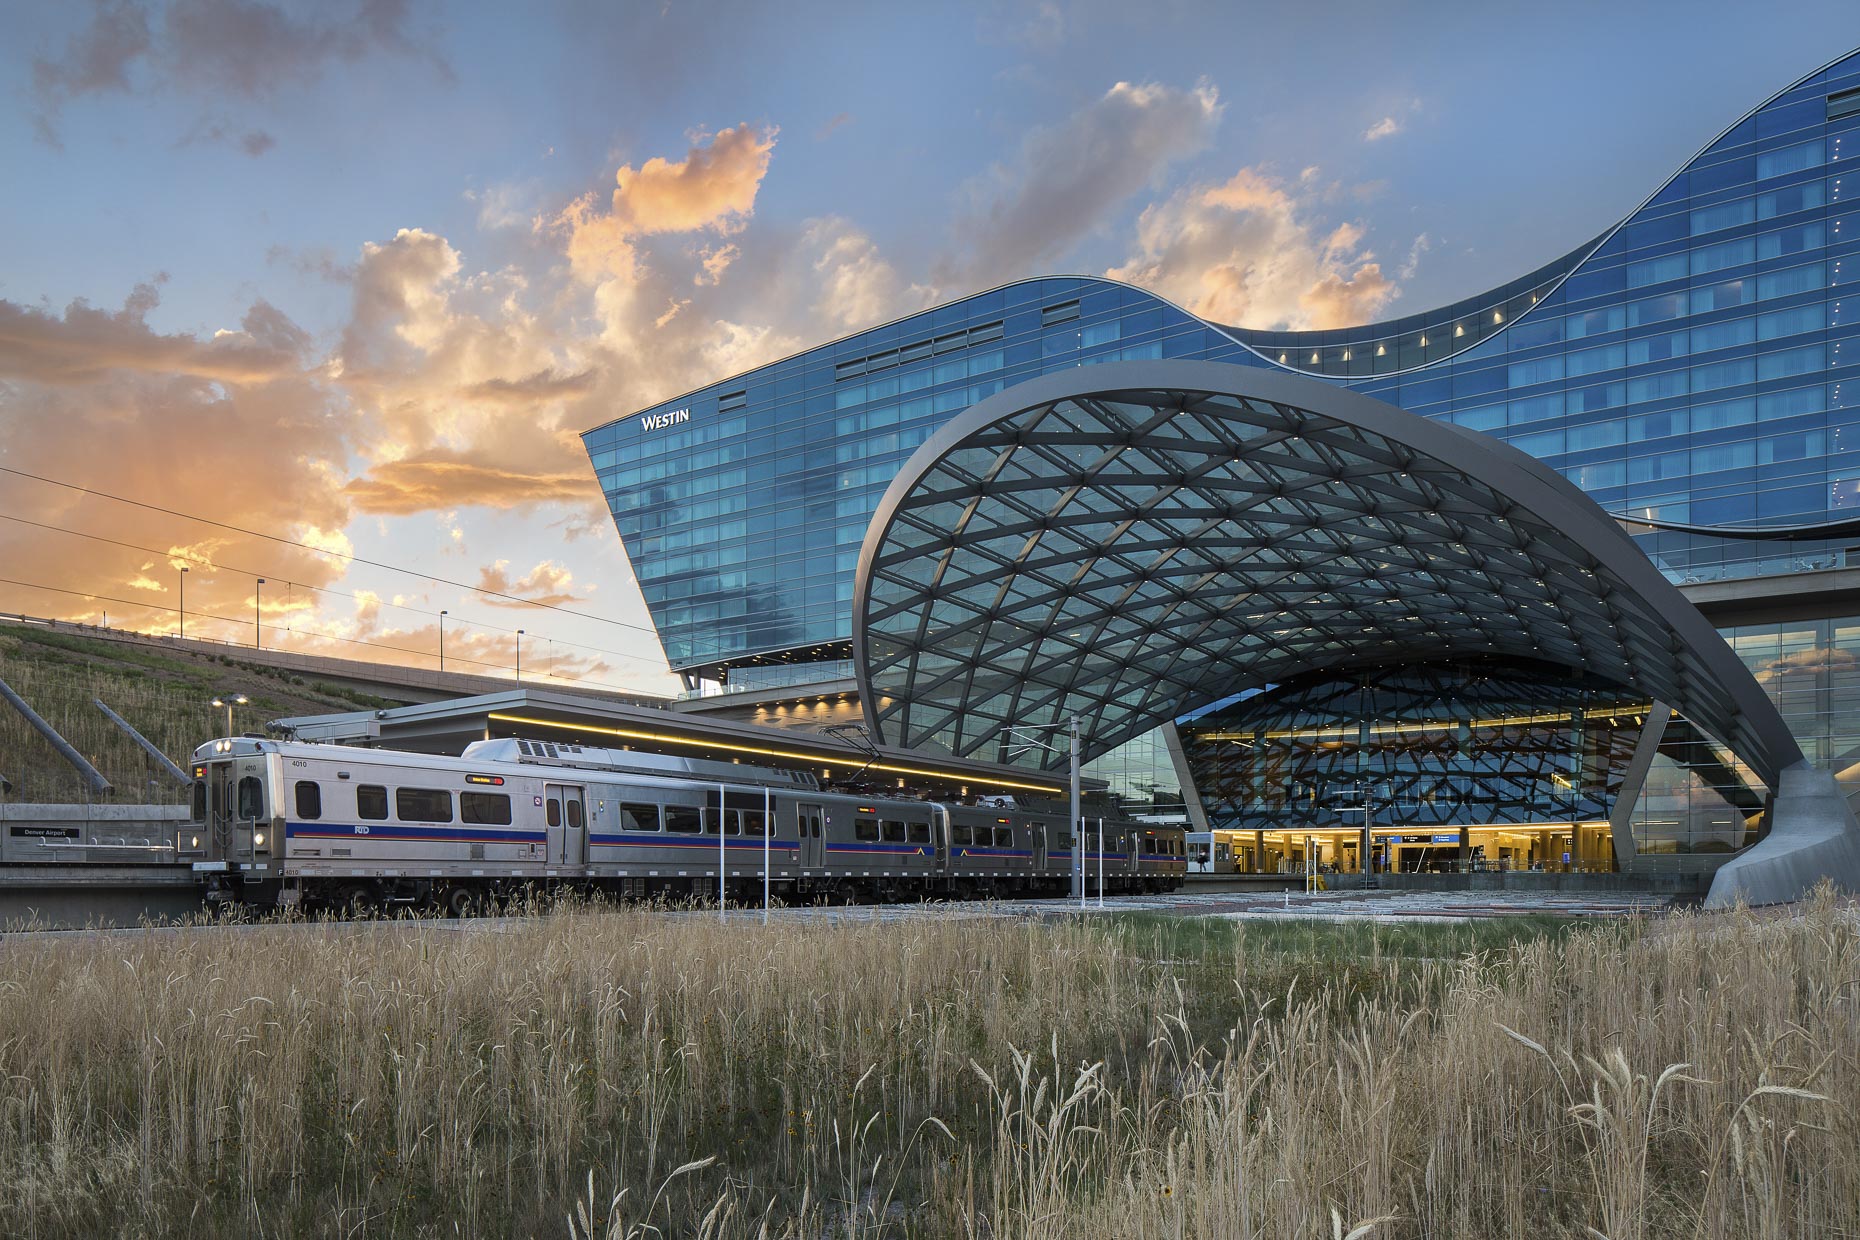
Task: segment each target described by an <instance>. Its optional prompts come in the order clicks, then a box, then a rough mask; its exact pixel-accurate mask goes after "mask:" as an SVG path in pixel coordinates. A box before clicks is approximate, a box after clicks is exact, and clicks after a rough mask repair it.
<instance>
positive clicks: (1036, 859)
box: [1032, 822, 1053, 874]
mask: <svg viewBox="0 0 1860 1240" xmlns="http://www.w3.org/2000/svg"><path fill="white" fill-rule="evenodd" d="M1032 826H1033V868H1034V872H1035V873H1038V874H1044V873H1045V872H1046V858H1047V856H1048V854H1049V852H1050V847H1051V846H1050V843H1049V837H1050V836H1051V835H1052V831H1053V829H1052V828H1051V827H1050V826H1048V825H1047V824H1046V823H1043V822H1036V823H1033V824H1032Z"/></svg>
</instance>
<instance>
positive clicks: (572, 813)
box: [568, 795, 586, 831]
mask: <svg viewBox="0 0 1860 1240" xmlns="http://www.w3.org/2000/svg"><path fill="white" fill-rule="evenodd" d="M585 821H586V820H585V819H584V818H582V816H581V797H580V796H579V795H576V796H572V797H570V798H569V799H568V825H569V829H570V830H573V831H579V830H581V827H582V824H583V823H584V822H585Z"/></svg>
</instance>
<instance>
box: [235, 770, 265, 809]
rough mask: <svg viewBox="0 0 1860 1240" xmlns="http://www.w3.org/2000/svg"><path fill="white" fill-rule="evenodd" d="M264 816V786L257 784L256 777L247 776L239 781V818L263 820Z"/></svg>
mask: <svg viewBox="0 0 1860 1240" xmlns="http://www.w3.org/2000/svg"><path fill="white" fill-rule="evenodd" d="M264 816H265V789H264V786H263V785H262V784H260V783H259V782H258V776H256V775H247V776H246V777H245V778H243V779H241V780H240V781H239V817H241V818H263V817H264Z"/></svg>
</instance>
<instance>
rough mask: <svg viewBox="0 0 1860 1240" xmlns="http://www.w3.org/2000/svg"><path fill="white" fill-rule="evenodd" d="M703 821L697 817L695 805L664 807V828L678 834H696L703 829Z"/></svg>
mask: <svg viewBox="0 0 1860 1240" xmlns="http://www.w3.org/2000/svg"><path fill="white" fill-rule="evenodd" d="M703 825H704V824H703V821H702V820H701V819H700V818H699V817H698V810H697V806H695V805H668V806H666V807H665V829H666V830H667V831H672V832H676V833H677V834H679V835H696V834H697V833H698V832H699V831H700V830H702V829H703Z"/></svg>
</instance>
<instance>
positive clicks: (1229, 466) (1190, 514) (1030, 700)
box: [853, 361, 1802, 788]
mask: <svg viewBox="0 0 1860 1240" xmlns="http://www.w3.org/2000/svg"><path fill="white" fill-rule="evenodd" d="M853 606H854V629H853V642H854V664H855V672H856V675H857V677H858V680H859V684H860V691H861V695H862V697H863V699H864V704H865V710H866V712H867V715H868V719H869V721H870V723H871V725H872V727H873V729H874V730H875V732H876V733H877V734H878V736H879V737H880V739H882V740H883V741H884V742H886V743H889V744H896V745H906V746H911V747H913V748H931V749H940V750H943V751H946V752H948V753H951V754H954V755H957V756H961V757H976V758H987V759H990V760H994V761H1006V760H1008V757H1009V752H1008V751H1009V748H1010V745H1011V743H1012V742H1011V740H1010V738H1009V737H1008V736H1007V734H1006V733H1005V731H1004V729H1005V728H1007V727H1009V726H1039V725H1054V724H1060V723H1062V722H1063V721H1064V720H1066V719H1067V718H1068V717H1070V716H1074V715H1076V716H1078V717H1079V719H1080V720H1081V722H1082V729H1083V735H1084V737H1085V744H1084V750H1085V754H1086V756H1087V757H1088V758H1089V757H1092V756H1095V755H1097V754H1101V753H1104V752H1106V751H1108V750H1110V749H1112V748H1114V747H1115V746H1117V745H1118V744H1120V743H1122V742H1123V741H1126V740H1128V739H1130V738H1132V737H1134V736H1137V735H1139V734H1141V733H1144V732H1146V731H1148V730H1150V729H1152V728H1154V727H1156V726H1157V725H1159V724H1162V723H1165V722H1168V721H1171V720H1173V719H1175V718H1177V717H1179V716H1181V715H1184V714H1187V713H1189V712H1191V711H1193V710H1196V709H1198V708H1201V707H1204V706H1207V705H1210V704H1212V703H1215V702H1218V701H1221V700H1223V699H1225V698H1228V697H1231V696H1233V695H1235V694H1238V693H1241V692H1243V691H1244V690H1247V689H1250V688H1258V687H1262V686H1265V685H1270V684H1275V683H1278V682H1281V681H1283V680H1286V679H1288V678H1290V677H1291V676H1293V675H1295V674H1298V673H1309V672H1313V671H1318V670H1321V669H1327V668H1344V667H1361V666H1376V665H1383V666H1387V665H1400V664H1404V663H1408V662H1418V661H1430V662H1433V661H1439V660H1442V659H1450V658H1452V657H1454V656H1459V655H1467V656H1471V655H1477V656H1482V657H1483V658H1487V659H1490V658H1499V659H1503V658H1506V657H1515V658H1517V659H1519V660H1520V661H1526V662H1529V663H1530V664H1532V665H1534V666H1540V665H1543V664H1551V665H1553V666H1561V667H1565V668H1568V669H1570V670H1571V671H1572V672H1580V673H1586V674H1589V675H1592V676H1594V677H1597V678H1599V679H1601V680H1603V681H1606V682H1609V683H1612V684H1616V685H1619V686H1621V687H1623V688H1625V689H1629V690H1633V691H1636V692H1639V693H1643V694H1646V695H1647V696H1648V697H1650V698H1651V699H1653V700H1655V701H1658V702H1663V703H1666V704H1668V705H1669V706H1671V707H1673V708H1674V709H1675V710H1677V711H1678V712H1679V713H1681V714H1682V715H1684V716H1685V717H1686V718H1688V719H1690V720H1691V721H1692V722H1693V723H1694V724H1695V725H1697V726H1698V727H1699V728H1701V729H1702V730H1704V731H1705V732H1706V733H1708V734H1709V735H1711V736H1713V737H1714V738H1715V739H1717V740H1719V741H1720V742H1722V743H1723V744H1724V745H1725V746H1727V747H1728V748H1729V749H1730V751H1731V752H1732V753H1733V754H1734V755H1736V756H1737V757H1738V758H1739V759H1741V760H1742V761H1743V762H1745V763H1747V764H1748V765H1749V766H1750V768H1751V769H1752V771H1753V773H1754V774H1755V775H1756V776H1757V777H1758V778H1759V779H1761V780H1763V781H1764V782H1766V783H1768V784H1769V785H1770V786H1771V787H1772V788H1773V787H1775V786H1776V779H1777V776H1778V774H1779V772H1780V771H1781V770H1782V769H1784V768H1786V767H1788V766H1790V765H1792V764H1794V763H1797V762H1799V761H1801V758H1802V753H1801V749H1800V747H1799V745H1798V744H1797V742H1796V740H1795V738H1794V737H1793V736H1792V735H1791V733H1790V731H1789V729H1788V727H1787V726H1786V725H1785V724H1784V722H1783V720H1782V718H1781V716H1780V715H1779V714H1778V712H1777V710H1776V708H1775V706H1774V705H1773V704H1772V703H1771V701H1770V699H1769V697H1768V696H1767V695H1766V694H1765V693H1764V692H1763V690H1762V688H1761V687H1760V686H1759V685H1758V684H1757V682H1756V680H1755V679H1754V677H1753V676H1752V675H1751V673H1750V671H1749V670H1748V669H1747V668H1746V667H1745V666H1744V664H1743V662H1742V661H1741V660H1740V659H1738V657H1737V656H1736V655H1735V654H1734V653H1733V652H1732V651H1731V649H1730V648H1729V647H1728V646H1727V645H1726V644H1725V642H1724V640H1723V638H1721V637H1720V636H1719V635H1718V633H1717V631H1716V630H1715V629H1714V628H1713V627H1712V625H1711V623H1710V622H1709V621H1708V620H1706V618H1705V617H1704V616H1703V615H1701V614H1700V613H1699V611H1698V610H1697V609H1696V608H1695V607H1694V606H1693V605H1692V604H1691V603H1689V602H1687V601H1686V599H1685V598H1684V597H1683V596H1682V595H1681V594H1680V592H1679V591H1678V589H1677V588H1675V587H1674V586H1673V585H1672V584H1671V583H1669V582H1668V581H1667V580H1666V579H1665V577H1663V576H1662V575H1661V574H1660V572H1659V571H1658V570H1657V569H1656V568H1655V567H1654V565H1653V564H1652V563H1651V562H1650V561H1649V560H1648V559H1647V557H1646V556H1645V555H1643V554H1642V553H1641V552H1640V550H1639V549H1638V548H1637V547H1636V546H1635V545H1634V543H1633V541H1632V540H1631V539H1630V538H1629V537H1628V536H1627V534H1626V533H1624V532H1623V531H1622V529H1621V527H1620V526H1619V525H1618V524H1617V523H1616V522H1615V521H1614V520H1613V519H1612V518H1610V517H1609V516H1608V515H1607V514H1606V513H1604V512H1603V511H1602V510H1601V509H1600V508H1599V507H1597V506H1596V505H1595V503H1594V502H1593V501H1592V500H1590V499H1589V498H1588V497H1587V496H1585V495H1584V494H1583V493H1582V492H1581V491H1579V490H1578V489H1577V488H1576V487H1575V486H1573V485H1572V484H1570V483H1569V482H1568V481H1567V480H1565V479H1564V478H1563V477H1562V476H1561V475H1559V474H1558V473H1556V472H1555V471H1554V470H1552V469H1550V468H1548V467H1547V466H1545V465H1543V464H1542V463H1540V462H1538V461H1537V460H1535V459H1533V458H1532V457H1529V456H1527V455H1525V454H1524V453H1522V452H1520V451H1517V450H1516V449H1513V448H1511V447H1510V446H1508V445H1506V444H1505V443H1503V442H1501V441H1499V440H1496V439H1492V438H1489V437H1487V436H1484V435H1479V434H1476V433H1474V432H1471V431H1466V430H1462V429H1460V428H1458V427H1454V426H1450V425H1447V424H1445V423H1440V422H1434V421H1430V420H1428V419H1425V418H1421V417H1417V416H1415V415H1413V414H1409V413H1406V412H1404V411H1402V410H1400V409H1397V408H1395V407H1394V406H1392V405H1388V404H1384V403H1382V402H1381V401H1377V400H1373V399H1370V398H1368V397H1365V396H1362V395H1360V394H1358V393H1354V392H1350V391H1347V390H1345V389H1342V388H1339V387H1335V386H1332V385H1330V384H1328V383H1324V382H1322V381H1320V380H1315V379H1308V378H1303V377H1300V376H1294V375H1285V374H1279V373H1275V372H1271V371H1266V370H1261V369H1257V368H1250V367H1242V366H1231V365H1225V364H1221V363H1216V362H1200V361H1133V362H1115V363H1110V364H1107V365H1102V366H1089V367H1081V368H1078V369H1073V370H1067V371H1064V372H1062V373H1058V374H1052V375H1047V376H1044V377H1042V378H1038V379H1033V380H1029V381H1028V382H1025V383H1022V384H1019V385H1017V386H1015V387H1011V388H1008V389H1007V390H1005V391H1002V392H999V393H997V394H996V395H994V396H992V397H989V398H988V399H986V400H984V401H982V402H981V403H979V404H977V405H975V406H974V407H972V408H971V409H969V410H968V411H966V412H965V413H963V414H961V415H959V416H958V417H956V418H955V419H954V420H952V421H951V422H949V423H948V424H946V425H945V426H944V427H943V428H942V429H941V430H940V431H938V432H937V434H936V435H934V436H933V437H932V438H931V439H930V440H929V441H928V442H927V443H925V444H924V445H923V447H922V448H920V449H919V450H918V451H917V453H916V454H915V455H914V456H912V457H911V459H910V460H909V461H908V462H907V463H906V465H905V466H904V468H903V469H902V470H901V471H900V473H899V474H898V476H897V478H896V480H895V481H894V482H893V483H892V485H891V487H890V489H889V490H888V491H887V492H886V493H885V496H884V498H883V500H882V501H881V502H880V504H879V507H878V511H877V512H876V513H875V515H874V516H873V518H872V523H871V526H870V528H869V529H868V530H867V533H866V539H865V545H864V548H863V550H862V551H861V554H860V562H859V571H858V579H857V584H856V586H855V595H854V604H853ZM1058 748H1059V752H1049V751H1043V750H1035V751H1033V753H1034V754H1035V755H1036V758H1037V760H1038V761H1039V762H1040V763H1041V764H1043V765H1047V766H1057V765H1060V764H1063V763H1064V762H1065V756H1064V753H1063V746H1060V747H1058Z"/></svg>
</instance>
